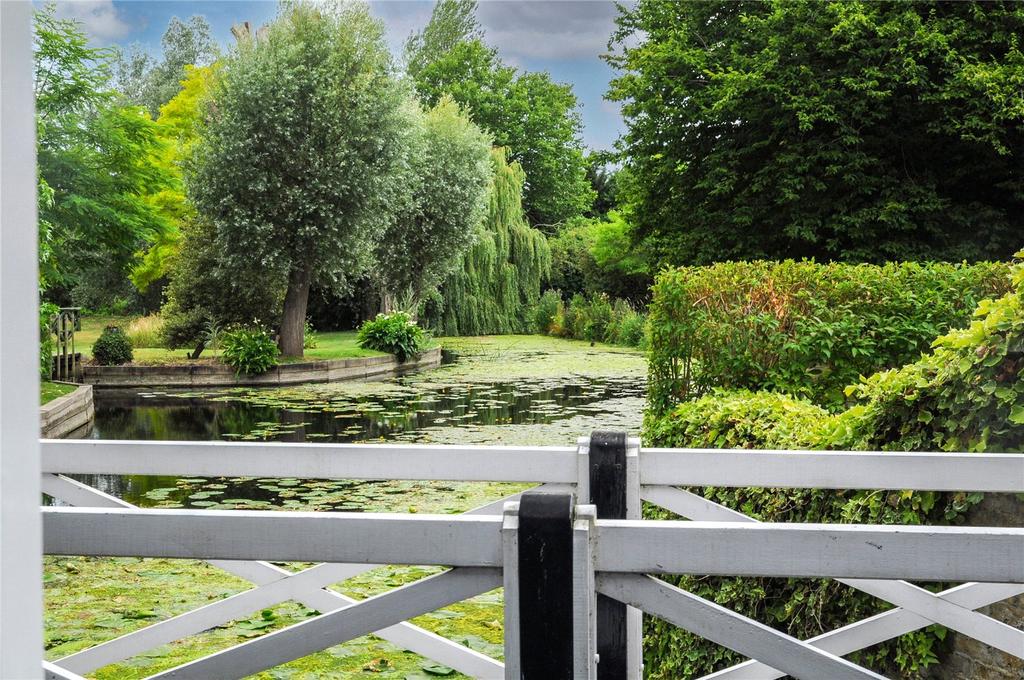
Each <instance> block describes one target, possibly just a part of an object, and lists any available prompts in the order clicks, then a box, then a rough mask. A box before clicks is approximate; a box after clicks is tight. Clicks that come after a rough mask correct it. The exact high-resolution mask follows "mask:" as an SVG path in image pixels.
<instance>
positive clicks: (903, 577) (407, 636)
mask: <svg viewBox="0 0 1024 680" xmlns="http://www.w3.org/2000/svg"><path fill="white" fill-rule="evenodd" d="M590 448H591V447H590V440H589V439H588V438H584V439H582V440H581V441H580V442H579V443H578V445H577V446H576V447H539V448H538V447H486V446H415V445H350V444H287V443H270V444H248V443H222V442H208V443H207V442H204V443H193V442H108V441H66V440H60V441H44V442H43V443H42V469H43V481H42V483H43V489H44V491H45V492H46V493H48V494H51V495H53V496H55V497H58V498H61V499H62V500H64V501H66V502H67V503H69V504H71V505H73V506H76V507H57V508H44V510H43V524H44V551H45V552H46V553H49V554H75V555H108V556H143V557H147V556H148V557H171V558H189V559H205V560H208V561H210V562H211V563H212V564H214V565H215V566H218V567H221V568H224V569H226V570H228V571H230V572H231V573H233V574H236V575H238V576H241V577H243V578H246V579H248V580H250V581H251V582H252V583H253V584H254V585H253V588H251V589H250V590H247V591H245V592H242V593H239V594H238V595H235V596H233V597H229V598H226V599H224V600H220V601H218V602H214V603H211V604H209V605H206V606H204V607H201V608H199V609H196V610H194V611H191V612H188V613H185V614H182V615H180V616H177V617H174V618H172V619H168V620H166V621H162V622H159V623H155V624H153V625H151V626H148V627H146V628H142V629H140V630H138V631H136V632H134V633H130V634H128V635H125V636H122V637H120V638H117V639H115V640H111V641H109V642H107V643H104V644H101V645H97V646H96V647H93V648H90V649H86V650H83V651H81V652H78V653H76V654H72V655H70V656H67V657H65V658H63V659H59V660H57V661H55V662H54V663H52V664H49V665H48V670H47V672H48V673H49V674H50V675H51V677H76V674H78V675H80V674H83V673H89V672H91V671H93V670H95V669H97V668H100V667H102V666H105V665H107V664H110V663H114V662H117V661H120V660H123V659H125V658H128V657H131V656H133V655H136V654H139V653H142V652H144V651H146V650H148V649H150V648H152V647H155V646H158V645H161V644H165V643H167V642H170V641H173V640H175V639H179V638H181V637H185V636H188V635H192V634H195V633H198V632H200V631H202V630H205V629H207V628H209V627H211V626H215V625H219V624H222V623H225V622H227V621H230V620H233V619H237V618H239V617H242V616H245V615H247V614H248V613H250V612H252V611H256V610H259V609H261V608H265V607H267V606H271V605H273V604H276V603H278V602H282V601H285V600H289V599H294V600H297V601H299V602H302V603H304V604H306V605H307V606H309V607H312V608H315V609H317V610H319V611H321V612H324V613H323V614H322V615H320V616H317V617H315V618H311V619H309V620H307V621H303V622H301V623H298V624H295V625H293V626H290V627H288V628H284V629H282V630H279V631H276V632H274V633H270V634H268V635H265V636H263V637H260V638H256V639H254V640H251V641H249V642H246V643H243V644H241V645H237V646H235V647H231V648H229V649H226V650H223V651H220V652H217V653H215V654H212V655H210V656H208V657H205V658H203V659H199V660H196V661H194V662H191V663H189V664H185V665H183V666H179V667H177V668H173V669H170V670H168V671H165V672H162V673H159V674H157V675H155V676H153V677H154V678H211V677H216V678H228V677H244V676H246V675H249V674H252V673H255V672H258V671H260V670H262V669H265V668H270V667H273V666H276V665H279V664H282V663H285V662H287V661H290V660H292V659H295V658H298V657H301V656H304V655H306V654H310V653H312V652H315V651H318V650H321V649H325V648H327V647H331V646H334V645H337V644H340V643H342V642H345V641H347V640H350V639H353V638H355V637H359V636H361V635H364V634H367V633H371V632H376V634H377V635H379V636H381V637H382V638H384V639H387V640H389V641H391V642H393V643H394V644H396V645H397V646H399V647H401V648H404V649H409V650H412V651H415V652H417V653H419V654H422V655H424V656H427V657H429V658H431V659H434V660H436V661H438V662H440V663H443V664H445V665H448V666H451V667H452V668H455V669H456V670H459V671H461V672H463V673H466V674H467V675H471V676H474V677H482V678H499V677H528V676H527V675H526V674H522V675H521V672H520V671H521V668H520V664H519V661H520V659H519V655H518V654H517V651H518V650H519V649H520V648H521V646H522V645H523V642H524V640H523V637H522V636H523V631H521V630H520V629H519V610H518V608H517V604H518V602H519V595H520V589H521V588H522V587H523V585H524V584H523V583H521V582H520V576H521V575H520V574H519V573H518V569H517V561H516V555H517V550H518V541H519V537H520V534H519V529H518V512H519V504H518V502H517V501H518V499H517V498H510V499H503V500H502V501H497V502H495V503H491V504H489V505H487V506H484V507H482V508H478V509H477V510H474V511H472V512H471V513H467V514H466V515H461V516H452V515H418V514H417V515H404V514H371V513H360V514H345V513H322V512H318V513H304V512H288V513H280V512H261V511H203V510H143V509H137V508H133V507H131V506H130V505H128V504H127V503H125V502H124V501H122V500H120V499H117V498H113V497H111V496H108V495H106V494H104V493H102V492H101V491H98V490H96V489H93V488H90V487H88V486H85V485H83V484H81V483H79V482H76V481H74V480H71V479H69V478H68V477H66V476H64V475H65V474H70V473H110V474H160V475H175V474H179V475H200V476H247V477H274V476H277V477H298V478H342V479H419V480H479V481H483V480H488V481H526V482H537V483H539V484H541V487H540V488H539V489H534V490H533V491H531V493H533V492H543V493H561V494H564V493H570V492H575V493H576V494H577V496H578V498H579V499H582V500H583V501H586V500H589V499H590V498H591V497H592V495H593V494H591V489H590V485H591V475H590V474H589V473H590V469H591V461H590V460H589V458H590V453H591V451H590ZM627 449H628V450H627V452H626V458H625V460H626V464H625V466H624V471H623V475H624V478H625V488H626V497H627V503H626V506H627V512H626V516H627V517H628V519H597V516H598V513H597V510H596V509H595V508H594V507H593V506H592V505H588V504H586V503H582V504H580V505H577V506H576V507H575V511H574V514H573V516H572V517H571V518H570V519H569V520H568V521H571V522H572V527H573V528H572V531H573V539H572V546H573V547H572V553H573V555H572V565H573V566H572V574H571V584H570V585H569V587H571V588H572V589H573V592H574V599H573V611H574V617H575V618H574V619H573V620H574V621H575V625H574V627H573V631H572V633H573V635H572V640H571V641H570V642H569V643H568V644H571V645H572V654H573V671H572V675H573V676H575V677H581V678H597V677H598V676H599V675H601V674H600V669H601V664H600V663H599V657H598V655H597V654H596V653H595V649H596V642H595V640H596V639H597V637H598V635H597V631H596V624H595V623H594V621H595V618H596V617H595V614H594V612H595V609H596V604H595V599H596V594H597V593H600V594H602V595H605V596H608V597H610V598H613V599H614V600H617V601H621V602H624V603H626V604H628V605H630V606H631V607H633V608H635V609H636V610H643V611H646V612H648V613H649V614H651V615H654V616H659V617H661V618H664V619H665V620H667V621H669V622H671V623H673V624H675V625H678V626H680V627H682V628H685V629H686V630H688V631H690V632H693V633H695V634H697V635H701V636H703V637H706V638H707V639H709V640H712V641H714V642H716V643H718V644H721V645H724V646H726V647H728V648H730V649H733V650H735V651H737V652H739V653H741V654H743V655H745V656H748V657H750V659H751V661H748V662H746V663H743V664H740V665H738V666H735V667H733V668H729V669H725V670H723V671H720V672H718V673H715V674H714V675H713V676H709V677H716V678H717V677H730V678H777V677H781V676H782V675H787V674H788V675H793V676H795V677H803V678H821V677H829V678H847V677H848V678H875V677H878V676H877V675H875V674H874V673H872V672H870V671H868V670H866V669H863V668H860V667H858V666H856V665H854V664H852V663H850V662H848V661H846V660H844V659H842V657H843V656H844V655H846V654H849V653H850V652H853V651H856V650H860V649H863V648H865V647H868V646H870V645H873V644H876V643H878V642H881V641H884V640H887V639H890V638H893V637H896V636H898V635H901V634H904V633H907V632H910V631H913V630H917V629H920V628H923V627H925V626H928V625H930V624H932V623H939V624H941V625H944V626H946V627H948V628H951V629H953V630H956V631H958V632H961V633H963V634H965V635H968V636H970V637H973V638H975V639H977V640H980V641H982V642H984V643H986V644H988V645H991V646H993V647H995V648H997V649H1000V650H1003V651H1005V652H1007V653H1009V654H1012V655H1015V656H1018V657H1024V632H1022V631H1020V630H1017V629H1015V628H1012V627H1010V626H1008V625H1006V624H1003V623H1001V622H999V621H996V620H994V619H992V618H991V617H988V616H985V615H984V614H981V613H979V612H977V611H975V610H976V609H978V608H979V607H983V606H985V605H988V604H991V603H993V602H998V601H1000V600H1003V599H1006V598H1008V597H1013V596H1015V595H1018V594H1021V593H1024V529H1004V528H977V527H920V526H914V527H906V526H898V527H897V526H860V525H813V524H761V523H758V522H756V521H755V520H753V519H751V518H749V517H747V516H745V515H743V514H741V513H738V512H736V511H734V510H731V509H728V508H725V507H723V506H721V505H717V504H715V503H713V502H711V501H709V500H707V499H705V498H703V497H700V496H697V495H695V494H692V493H690V492H688V491H685V490H683V489H680V488H677V487H680V486H700V485H718V486H758V487H799V488H837V489H876V488H905V489H930V490H937V491H951V490H962V491H986V492H1016V493H1020V492H1024V455H1015V454H937V453H909V454H906V453H865V452H820V453H819V452H787V451H775V452H773V451H766V452H751V451H722V450H682V449H641V448H640V447H639V444H638V442H636V441H635V440H629V441H628V443H627ZM641 498H642V499H644V500H646V501H649V502H652V503H655V504H657V505H660V506H662V507H665V508H667V509H668V510H671V511H672V512H674V513H676V514H678V515H680V516H682V517H685V518H687V519H688V520H691V521H649V520H646V521H645V520H640V519H639V518H638V517H639V507H640V499H641ZM267 560H272V561H309V562H317V563H318V564H317V565H316V566H314V567H311V568H309V569H306V570H304V571H300V572H298V573H292V572H288V571H285V570H282V569H280V568H278V567H275V566H273V565H271V564H269V563H268V562H267ZM381 564H415V565H442V566H447V567H451V569H450V570H448V571H446V572H444V573H442V574H439V575H436V576H432V577H429V578H426V579H423V580H421V581H417V582H415V583H412V584H409V585H407V586H404V587H402V588H398V589H395V590H392V591H388V592H386V593H383V594H380V595H377V596H375V597H371V598H368V599H365V600H359V601H355V600H352V599H350V598H347V597H345V596H344V595H341V594H339V593H336V592H334V591H332V590H328V589H326V586H328V585H330V584H332V583H337V582H339V581H342V580H344V579H346V578H350V577H351V576H353V575H355V574H358V573H361V572H363V571H365V570H367V569H371V568H373V567H374V566H377V565H381ZM675 573H679V574H709V575H715V574H722V575H744V576H779V577H810V578H821V577H827V578H836V579H839V580H840V581H841V582H843V583H846V584H848V585H850V586H852V587H854V588H858V589H860V590H862V591H864V592H867V593H870V594H871V595H873V596H875V597H878V598H880V599H883V600H885V601H887V602H890V603H892V604H893V605H895V608H894V609H890V610H887V611H885V612H882V613H880V614H878V615H876V616H874V617H871V618H869V619H866V620H864V621H859V622H857V623H854V624H851V625H849V626H845V627H843V628H840V629H838V630H836V631H831V632H829V633H826V634H824V635H821V636H818V637H816V638H813V639H811V640H797V639H794V638H792V637H790V636H788V635H785V634H783V633H781V632H779V631H777V630H774V629H772V628H770V627H767V626H765V625H763V624H761V623H759V622H756V621H753V620H751V619H748V618H746V617H743V616H741V615H739V614H737V613H735V612H732V611H730V610H728V609H725V608H723V607H721V606H719V605H717V604H715V603H712V602H709V601H707V600H704V599H702V598H700V597H698V596H696V595H694V594H692V593H688V592H685V591H682V590H680V589H678V588H675V587H674V586H671V585H669V584H667V583H665V582H664V581H661V580H658V579H657V578H656V577H655V576H656V575H657V574H675ZM909 581H943V582H957V583H962V585H959V586H957V587H954V588H950V589H947V590H945V591H943V592H940V593H932V592H931V591H928V590H925V589H923V588H921V587H919V586H916V585H913V584H912V583H910V582H909ZM502 585H504V586H505V589H506V627H505V635H506V660H505V663H501V662H499V661H497V660H495V659H491V658H489V657H487V656H485V655H482V654H479V653H477V652H474V651H473V650H470V649H468V648H466V647H464V646H462V645H458V644H456V643H454V642H452V641H449V640H447V639H445V638H442V637H439V636H437V635H435V634H433V633H430V632H428V631H425V630H423V629H421V628H418V627H416V626H413V625H411V624H409V623H407V622H406V621H407V619H410V618H413V617H415V616H418V615H420V614H423V613H426V612H429V611H433V610H435V609H437V608H440V607H443V606H446V605H448V604H450V603H452V602H456V601H459V600H462V599H465V598H468V597H472V596H475V595H477V594H479V593H482V592H486V591H488V590H491V589H493V588H495V587H498V586H502ZM637 633H638V629H637V626H636V625H635V617H633V618H632V619H631V625H630V640H629V644H630V645H633V646H636V645H638V644H639V638H638V636H637ZM527 634H528V633H527ZM629 657H630V665H629V668H628V670H627V673H626V676H627V677H639V676H640V675H641V673H642V671H641V668H640V664H639V654H638V653H637V651H636V650H633V651H632V652H631V653H630V654H629ZM601 677H607V674H605V675H601Z"/></svg>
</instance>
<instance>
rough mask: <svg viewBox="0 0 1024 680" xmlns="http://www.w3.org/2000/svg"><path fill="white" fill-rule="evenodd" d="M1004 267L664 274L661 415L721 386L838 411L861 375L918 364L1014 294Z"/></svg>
mask: <svg viewBox="0 0 1024 680" xmlns="http://www.w3.org/2000/svg"><path fill="white" fill-rule="evenodd" d="M1007 273H1008V270H1007V266H1006V265H1005V264H1000V263H996V264H989V263H984V264H975V265H956V264H944V263H942V264H917V263H896V264H887V265H883V266H877V265H867V264H861V265H850V264H827V265H819V264H815V263H813V262H793V261H786V262H730V263H721V264H716V265H713V266H710V267H683V268H680V269H675V270H667V271H665V272H662V274H661V275H660V276H659V277H658V279H657V282H656V283H655V285H654V289H653V291H654V298H653V300H652V303H651V309H650V319H651V322H650V343H651V352H650V364H649V366H650V379H649V382H648V385H649V390H650V407H651V408H652V409H654V410H655V411H658V412H664V411H666V410H668V409H670V408H671V407H672V406H673V405H674V404H676V403H678V402H680V401H682V400H685V399H690V398H694V397H698V396H700V395H701V394H704V393H706V392H708V391H709V390H711V389H714V388H717V387H724V388H730V389H753V390H762V389H764V390H776V391H780V392H783V393H786V394H792V395H795V396H803V397H809V398H811V399H813V400H814V401H816V402H817V403H820V404H822V405H825V406H827V407H830V408H833V409H838V408H840V407H841V406H842V405H843V404H844V403H845V400H846V395H845V394H844V392H843V388H844V387H845V386H846V385H847V384H849V383H852V382H854V381H856V380H857V378H858V377H859V376H860V375H869V374H871V373H874V372H875V371H879V370H883V369H887V368H892V367H895V366H899V365H902V364H905V363H907V362H910V361H914V360H915V359H916V358H917V357H919V356H920V354H921V352H922V351H925V350H926V349H927V348H928V344H929V343H930V342H931V341H932V339H933V338H935V337H936V336H937V335H940V334H942V333H945V332H947V331H948V330H950V329H951V328H956V327H960V326H963V325H966V324H967V323H968V321H969V320H970V315H971V310H973V309H974V307H975V306H976V305H977V304H978V301H979V300H981V299H982V298H985V297H991V296H997V295H1000V294H1002V293H1004V292H1006V291H1007V290H1008V284H1007V280H1008V277H1007Z"/></svg>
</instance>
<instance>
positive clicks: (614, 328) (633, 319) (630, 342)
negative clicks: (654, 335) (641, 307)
mask: <svg viewBox="0 0 1024 680" xmlns="http://www.w3.org/2000/svg"><path fill="white" fill-rule="evenodd" d="M646 328H647V317H646V316H645V315H644V314H643V313H642V312H639V311H637V309H636V308H635V307H633V305H631V304H630V303H629V302H628V301H626V300H616V301H615V302H614V303H612V316H611V320H610V321H609V322H608V327H607V329H606V331H605V342H608V343H611V344H613V345H625V346H626V347H646V345H647V342H646V341H647V338H646V335H645V334H646Z"/></svg>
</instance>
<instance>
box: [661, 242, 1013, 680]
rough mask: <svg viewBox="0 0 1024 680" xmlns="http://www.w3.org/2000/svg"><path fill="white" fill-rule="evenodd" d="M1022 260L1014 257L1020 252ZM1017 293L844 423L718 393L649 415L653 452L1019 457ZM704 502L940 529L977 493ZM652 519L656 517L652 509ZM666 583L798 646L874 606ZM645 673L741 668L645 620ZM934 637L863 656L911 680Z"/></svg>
mask: <svg viewBox="0 0 1024 680" xmlns="http://www.w3.org/2000/svg"><path fill="white" fill-rule="evenodd" d="M1021 255H1024V253H1021ZM1012 276H1013V290H1012V292H1009V293H1007V294H1005V295H1003V296H1002V297H1000V298H998V299H996V300H991V299H986V300H982V301H981V302H980V303H979V305H978V307H977V310H976V312H975V319H974V321H973V322H972V323H971V324H970V326H969V327H968V328H965V329H959V330H954V331H951V332H950V333H947V334H946V335H944V336H942V337H940V338H938V339H937V340H936V341H935V342H934V343H933V348H934V350H933V351H932V352H931V353H929V354H927V355H924V356H922V357H921V358H920V359H919V360H918V361H916V362H914V363H911V364H908V365H906V366H903V367H902V368H899V369H893V370H889V371H885V372H881V373H877V374H875V375H872V376H871V377H869V378H866V379H863V380H861V381H860V382H858V383H855V384H854V385H851V386H850V387H849V388H847V391H848V392H849V393H850V394H851V396H852V397H853V398H854V400H855V403H854V405H853V406H851V407H850V408H849V409H847V410H846V411H844V412H842V413H838V414H830V413H829V412H827V411H825V410H824V409H822V408H820V407H818V406H814V405H812V404H810V403H808V402H806V401H802V400H798V399H794V398H792V397H789V396H786V395H781V394H775V393H767V392H756V393H755V392H749V391H745V390H740V391H729V392H725V391H718V392H714V393H712V394H708V395H705V396H703V397H701V398H699V399H696V400H693V401H688V402H684V403H682V404H680V405H678V406H677V407H675V408H674V409H673V410H672V411H670V412H668V413H667V414H664V415H660V416H659V415H657V414H655V413H653V412H650V413H648V415H647V417H646V419H645V424H644V439H645V443H646V444H647V445H650V446H676V447H697V448H752V449H783V450H785V449H844V450H845V449H860V450H888V451H922V450H944V451H953V450H956V451H976V452H1020V451H1024V306H1022V301H1021V296H1022V294H1024V273H1022V270H1021V268H1020V267H1019V266H1018V267H1016V268H1015V270H1014V272H1013V274H1012ZM701 492H702V493H703V495H704V496H705V497H707V498H710V499H711V500H714V501H715V502H719V503H722V504H724V505H726V506H728V507H731V508H733V509H736V510H740V511H742V512H743V513H745V514H748V515H751V516H753V517H755V518H757V519H760V520H763V521H783V522H856V523H865V524H945V523H957V522H960V521H962V520H963V517H964V513H965V512H966V511H967V510H968V509H969V508H970V507H971V506H972V505H974V504H975V503H977V502H978V501H980V499H981V495H980V494H964V493H954V494H937V493H932V492H912V491H889V492H886V493H883V492H879V491H838V492H837V491H824V490H815V491H807V490H789V489H725V488H714V487H707V488H704V489H703V490H701ZM650 512H651V513H652V514H663V513H661V512H660V511H653V510H651V511H650ZM676 582H677V583H678V584H679V585H680V587H683V588H685V589H687V590H691V591H693V592H695V593H696V594H698V595H701V596H703V597H707V598H709V599H712V600H714V601H715V602H718V603H719V604H722V605H725V606H728V607H730V608H732V609H735V610H736V611H739V612H740V613H743V614H746V615H749V616H755V617H757V616H758V615H760V618H761V620H768V621H769V622H771V623H772V624H773V625H775V626H776V627H779V628H782V629H784V630H786V631H787V632H788V633H790V634H793V635H796V636H797V637H799V638H802V639H806V638H808V637H812V636H814V635H817V634H819V633H822V632H824V631H827V630H832V629H834V628H837V627H839V626H842V625H845V624H847V623H850V622H852V621H854V620H856V619H860V618H863V617H865V616H869V615H872V614H874V613H875V612H877V611H878V609H879V608H880V607H881V606H882V604H881V603H880V602H878V601H875V600H874V599H873V598H871V597H869V596H867V595H864V594H862V593H857V592H855V591H853V590H852V589H850V588H848V587H846V586H842V585H840V584H838V583H836V582H827V581H808V580H796V579H789V580H781V579H741V578H721V577H713V578H698V577H692V576H686V577H681V578H678V579H676ZM646 625H647V631H646V632H647V635H646V636H645V640H646V644H647V647H646V650H645V663H646V667H647V668H648V669H649V672H651V673H652V677H656V678H661V677H680V676H691V675H702V674H704V673H708V672H711V671H713V670H715V669H718V668H721V667H722V666H725V665H727V664H730V663H734V662H737V661H739V660H740V657H739V656H738V655H735V654H733V653H732V652H727V651H725V650H723V649H722V648H721V647H718V646H716V645H714V644H712V643H709V642H707V641H705V640H702V639H700V638H697V637H695V636H692V635H690V634H688V633H685V632H683V631H681V630H680V629H678V628H675V627H672V626H669V625H666V624H663V623H662V622H660V621H658V620H655V619H650V620H648V622H647V624H646ZM943 636H944V631H943V630H942V629H940V628H937V627H935V626H932V627H929V628H926V629H924V630H921V631H918V632H916V633H912V634H909V635H904V636H902V637H900V638H897V639H895V640H892V641H890V642H886V643H883V644H881V645H878V646H875V647H873V648H871V650H870V651H868V652H866V653H862V655H861V660H862V661H865V662H867V663H870V664H872V665H874V666H876V667H878V668H880V669H883V670H887V671H888V670H890V669H895V670H898V671H899V672H901V673H902V674H904V675H910V674H914V673H915V672H917V671H918V670H920V669H921V668H922V667H924V666H927V665H930V664H932V663H934V662H935V661H936V654H937V652H938V651H939V642H940V641H941V640H942V638H943Z"/></svg>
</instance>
